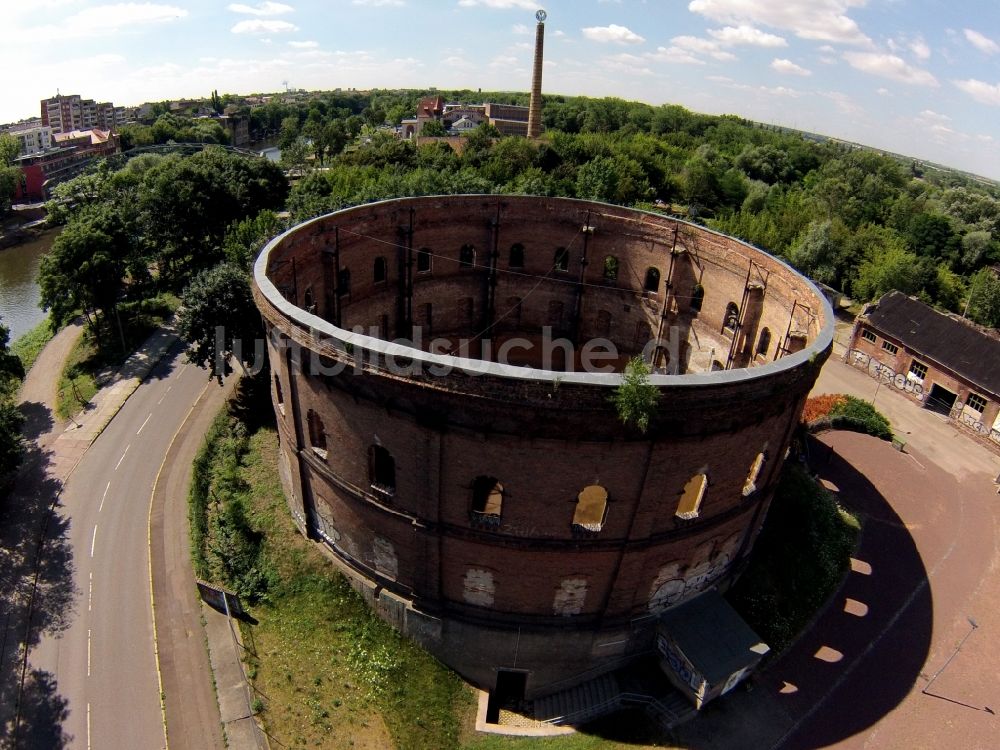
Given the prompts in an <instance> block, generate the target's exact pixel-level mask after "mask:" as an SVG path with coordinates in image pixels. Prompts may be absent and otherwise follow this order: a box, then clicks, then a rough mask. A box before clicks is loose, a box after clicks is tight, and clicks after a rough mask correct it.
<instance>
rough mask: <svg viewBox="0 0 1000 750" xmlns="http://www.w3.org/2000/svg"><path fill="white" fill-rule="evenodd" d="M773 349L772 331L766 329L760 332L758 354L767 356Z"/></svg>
mask: <svg viewBox="0 0 1000 750" xmlns="http://www.w3.org/2000/svg"><path fill="white" fill-rule="evenodd" d="M770 347H771V329H770V328H765V329H764V330H763V331H761V332H760V338H759V339H758V340H757V354H763V355H764V356H765V357H766V356H767V350H768V349H769V348H770Z"/></svg>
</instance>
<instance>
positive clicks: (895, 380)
mask: <svg viewBox="0 0 1000 750" xmlns="http://www.w3.org/2000/svg"><path fill="white" fill-rule="evenodd" d="M850 361H851V364H852V365H854V366H855V367H857V368H858V369H859V370H865V371H866V372H867V373H868V376H869V377H871V378H874V379H875V380H880V381H882V382H883V383H884V384H885V385H889V386H892V387H893V388H895V389H896V390H899V391H903V392H904V393H909V394H910V395H912V396H914V397H915V398H917V399H919V400H921V401H923V398H924V386H923V384H922V383H920V382H918V381H917V380H914V379H913V378H908V377H906V375H904V374H903V373H901V372H896V371H895V370H893V369H892V368H891V367H889V366H888V365H885V364H882V363H881V362H879V361H878V360H877V359H875V357H873V356H871V355H870V354H867V353H866V352H863V351H861V350H860V349H852V350H851V357H850Z"/></svg>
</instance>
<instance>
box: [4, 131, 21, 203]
mask: <svg viewBox="0 0 1000 750" xmlns="http://www.w3.org/2000/svg"><path fill="white" fill-rule="evenodd" d="M20 153H21V147H20V146H19V145H18V142H17V138H15V137H14V136H12V135H10V134H8V133H0V214H2V213H5V212H6V211H8V210H9V209H10V204H11V201H12V200H13V198H14V194H15V193H16V192H17V185H18V182H19V180H20V179H21V170H20V169H18V168H17V167H15V166H14V160H15V159H16V158H17V157H18V154H20Z"/></svg>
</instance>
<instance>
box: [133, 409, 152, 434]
mask: <svg viewBox="0 0 1000 750" xmlns="http://www.w3.org/2000/svg"><path fill="white" fill-rule="evenodd" d="M152 416H153V412H149V417H146V421H145V422H143V423H142V427H145V426H146V422H148V421H149V419H150V417H152ZM142 427H140V428H139V429H138V430H137V431H136V433H135V434H136V435H138V434H139V433H140V432H142Z"/></svg>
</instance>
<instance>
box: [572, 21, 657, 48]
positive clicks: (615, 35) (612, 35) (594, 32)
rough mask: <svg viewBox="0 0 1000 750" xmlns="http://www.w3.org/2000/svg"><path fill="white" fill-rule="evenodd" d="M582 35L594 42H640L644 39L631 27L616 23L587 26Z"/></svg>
mask: <svg viewBox="0 0 1000 750" xmlns="http://www.w3.org/2000/svg"><path fill="white" fill-rule="evenodd" d="M583 35H584V36H585V37H586V38H587V39H590V40H591V41H594V42H614V43H615V44H642V43H643V42H644V41H646V40H645V39H644V38H642V37H641V36H639V35H638V34H636V33H635V32H634V31H632V30H631V29H628V28H626V27H625V26H619V25H618V24H614V23H613V24H611V25H610V26H588V27H587V28H585V29H583Z"/></svg>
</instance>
